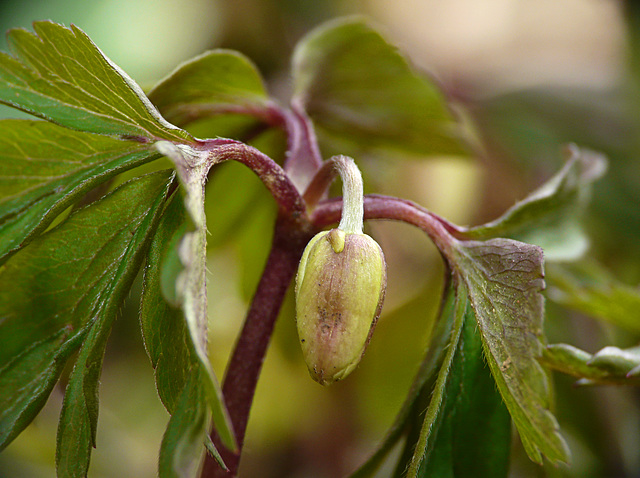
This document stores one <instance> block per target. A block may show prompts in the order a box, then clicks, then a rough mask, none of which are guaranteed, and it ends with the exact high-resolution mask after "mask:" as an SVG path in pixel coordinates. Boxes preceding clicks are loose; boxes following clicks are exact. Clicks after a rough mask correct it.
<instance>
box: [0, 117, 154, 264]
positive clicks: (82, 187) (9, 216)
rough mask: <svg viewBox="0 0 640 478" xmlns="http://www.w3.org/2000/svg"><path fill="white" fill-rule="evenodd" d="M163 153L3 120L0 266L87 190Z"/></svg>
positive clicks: (104, 138)
mask: <svg viewBox="0 0 640 478" xmlns="http://www.w3.org/2000/svg"><path fill="white" fill-rule="evenodd" d="M159 157H160V155H159V154H158V153H157V152H155V151H153V150H151V149H150V148H149V146H148V145H144V144H141V143H138V142H133V141H123V140H119V139H115V138H111V137H108V136H100V135H94V134H88V133H81V132H77V131H71V130H68V129H65V128H61V127H59V126H57V125H54V124H51V123H47V122H45V121H25V120H2V121H0V264H1V263H2V262H4V261H5V260H6V259H7V258H8V257H9V256H10V255H11V254H12V253H14V252H15V251H17V250H18V249H19V248H21V247H23V246H25V245H26V244H28V243H29V241H30V240H32V239H33V238H34V237H36V236H37V234H38V233H40V232H42V231H43V230H44V229H46V227H47V226H48V225H49V224H50V223H51V221H53V219H54V218H55V217H56V216H57V215H58V214H60V213H61V212H62V211H64V210H65V209H66V208H67V207H68V206H69V205H71V204H72V203H73V202H74V201H77V200H78V199H79V198H80V197H82V195H84V194H85V193H86V192H88V191H89V190H91V189H92V188H94V187H95V186H97V185H98V184H99V183H101V182H103V181H106V180H107V179H109V178H111V177H113V176H114V175H116V174H118V173H120V172H122V171H125V170H127V169H130V168H133V167H135V166H138V165H140V164H143V163H145V162H147V161H152V160H154V159H157V158H159Z"/></svg>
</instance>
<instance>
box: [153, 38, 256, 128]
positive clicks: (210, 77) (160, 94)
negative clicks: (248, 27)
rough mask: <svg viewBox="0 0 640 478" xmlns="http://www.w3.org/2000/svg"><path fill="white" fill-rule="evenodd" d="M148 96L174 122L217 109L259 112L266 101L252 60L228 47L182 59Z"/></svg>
mask: <svg viewBox="0 0 640 478" xmlns="http://www.w3.org/2000/svg"><path fill="white" fill-rule="evenodd" d="M149 99H150V100H151V101H152V102H153V104H155V105H156V107H157V108H158V109H159V110H160V112H161V113H162V114H163V115H164V117H165V118H167V119H168V120H169V121H171V122H173V123H175V124H177V125H185V124H188V123H190V122H192V121H194V120H196V119H198V118H201V117H204V116H211V115H215V114H221V113H234V112H239V113H245V114H254V115H257V116H261V115H263V114H265V110H266V106H267V101H268V97H267V92H266V90H265V87H264V84H263V82H262V78H261V77H260V74H259V73H258V71H257V70H256V69H255V67H254V66H253V64H252V63H251V62H250V61H249V60H248V59H247V58H246V57H244V56H242V55H241V54H240V53H237V52H234V51H228V50H213V51H209V52H206V53H204V54H202V55H200V56H198V57H196V58H194V59H192V60H190V61H188V62H186V63H183V64H182V65H180V66H179V67H178V68H177V69H176V70H175V71H174V72H173V73H171V74H170V75H169V76H168V77H167V78H165V79H164V80H162V81H161V82H160V83H159V84H158V85H156V86H155V87H154V88H153V90H151V91H150V92H149Z"/></svg>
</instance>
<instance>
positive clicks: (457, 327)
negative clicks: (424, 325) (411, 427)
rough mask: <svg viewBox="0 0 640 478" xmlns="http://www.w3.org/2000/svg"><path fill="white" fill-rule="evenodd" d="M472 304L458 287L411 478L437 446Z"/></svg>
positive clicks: (412, 463) (411, 464) (408, 475)
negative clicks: (462, 336) (447, 397)
mask: <svg viewBox="0 0 640 478" xmlns="http://www.w3.org/2000/svg"><path fill="white" fill-rule="evenodd" d="M468 304H469V299H468V297H467V295H466V294H465V293H464V292H463V293H460V292H459V290H458V291H457V293H456V296H455V306H454V311H453V325H452V329H451V336H450V340H449V343H448V345H447V351H446V353H445V356H444V360H443V362H442V365H441V367H440V370H439V371H438V376H437V379H436V382H435V386H434V388H433V392H432V394H431V399H430V401H429V406H428V408H427V411H426V413H425V417H424V421H423V423H422V429H421V430H420V435H419V437H418V441H417V442H416V444H415V447H414V449H413V456H412V458H411V462H410V463H409V467H408V469H407V478H415V477H417V476H418V473H419V472H420V469H421V466H422V465H423V463H424V464H426V463H428V461H429V456H430V454H431V451H432V450H433V448H434V446H435V439H436V435H437V430H438V428H439V427H440V424H441V423H442V408H443V403H444V400H445V393H446V388H447V382H448V380H449V377H450V372H451V365H452V363H453V359H454V357H455V355H456V351H457V349H458V343H459V341H460V336H461V334H462V328H463V325H464V319H465V314H466V311H467V307H468Z"/></svg>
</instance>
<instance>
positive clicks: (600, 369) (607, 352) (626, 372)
mask: <svg viewBox="0 0 640 478" xmlns="http://www.w3.org/2000/svg"><path fill="white" fill-rule="evenodd" d="M542 362H543V363H544V364H545V365H547V366H548V367H551V368H553V369H555V370H559V371H560V372H563V373H566V374H569V375H573V376H574V377H579V378H580V380H579V381H578V384H579V385H594V384H615V385H638V384H639V383H640V347H631V348H629V349H620V348H618V347H612V346H608V347H605V348H603V349H602V350H600V351H598V352H596V353H595V354H590V353H588V352H585V351H584V350H580V349H579V348H576V347H574V346H572V345H567V344H553V345H548V346H547V347H546V348H545V350H544V355H543V357H542Z"/></svg>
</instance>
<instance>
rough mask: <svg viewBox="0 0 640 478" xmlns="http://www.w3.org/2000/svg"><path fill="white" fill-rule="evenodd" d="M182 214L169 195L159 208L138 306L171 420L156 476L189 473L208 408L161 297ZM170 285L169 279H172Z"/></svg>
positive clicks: (197, 371)
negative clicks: (159, 213) (167, 200)
mask: <svg viewBox="0 0 640 478" xmlns="http://www.w3.org/2000/svg"><path fill="white" fill-rule="evenodd" d="M186 221H187V214H186V211H185V210H184V206H183V203H182V197H181V195H180V194H175V195H174V196H173V197H172V198H171V201H170V202H169V204H168V205H167V208H166V209H165V211H164V213H163V217H162V221H161V222H160V225H159V226H158V230H157V233H156V235H155V237H154V239H153V242H152V243H151V247H150V249H149V258H148V264H147V267H146V268H145V274H144V289H143V294H142V303H141V306H140V323H141V326H142V333H143V337H144V341H145V347H146V349H147V353H148V355H149V358H150V359H151V363H152V365H153V367H154V368H155V377H156V386H157V389H158V395H159V396H160V399H161V400H162V403H163V404H164V405H165V407H166V408H167V410H168V411H169V413H170V414H171V419H170V420H169V424H168V426H167V430H166V432H165V435H164V439H163V441H162V445H161V448H160V462H159V475H160V477H165V476H166V477H174V476H180V477H191V476H194V473H193V468H194V467H196V468H197V466H198V463H199V461H200V458H201V456H202V452H203V450H204V447H203V445H204V440H205V436H206V432H207V431H208V428H209V416H210V413H209V408H208V406H207V396H206V393H205V391H204V389H203V384H204V381H205V379H206V377H205V375H203V373H202V370H201V367H200V363H199V361H198V358H197V356H196V354H195V349H194V345H193V343H192V341H191V335H190V333H189V329H188V327H187V324H186V321H185V318H184V315H183V313H182V311H181V310H180V309H177V308H173V307H171V306H170V305H169V304H168V303H167V301H166V300H165V299H164V298H163V296H162V292H163V291H164V288H163V286H162V283H163V278H164V277H163V276H164V272H165V271H164V269H166V265H167V262H168V261H169V262H172V261H173V259H172V258H173V257H175V256H176V255H177V251H176V248H175V246H176V244H177V241H176V240H180V239H182V237H183V235H184V233H185V225H186ZM172 282H173V284H174V288H175V278H173V280H172Z"/></svg>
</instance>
